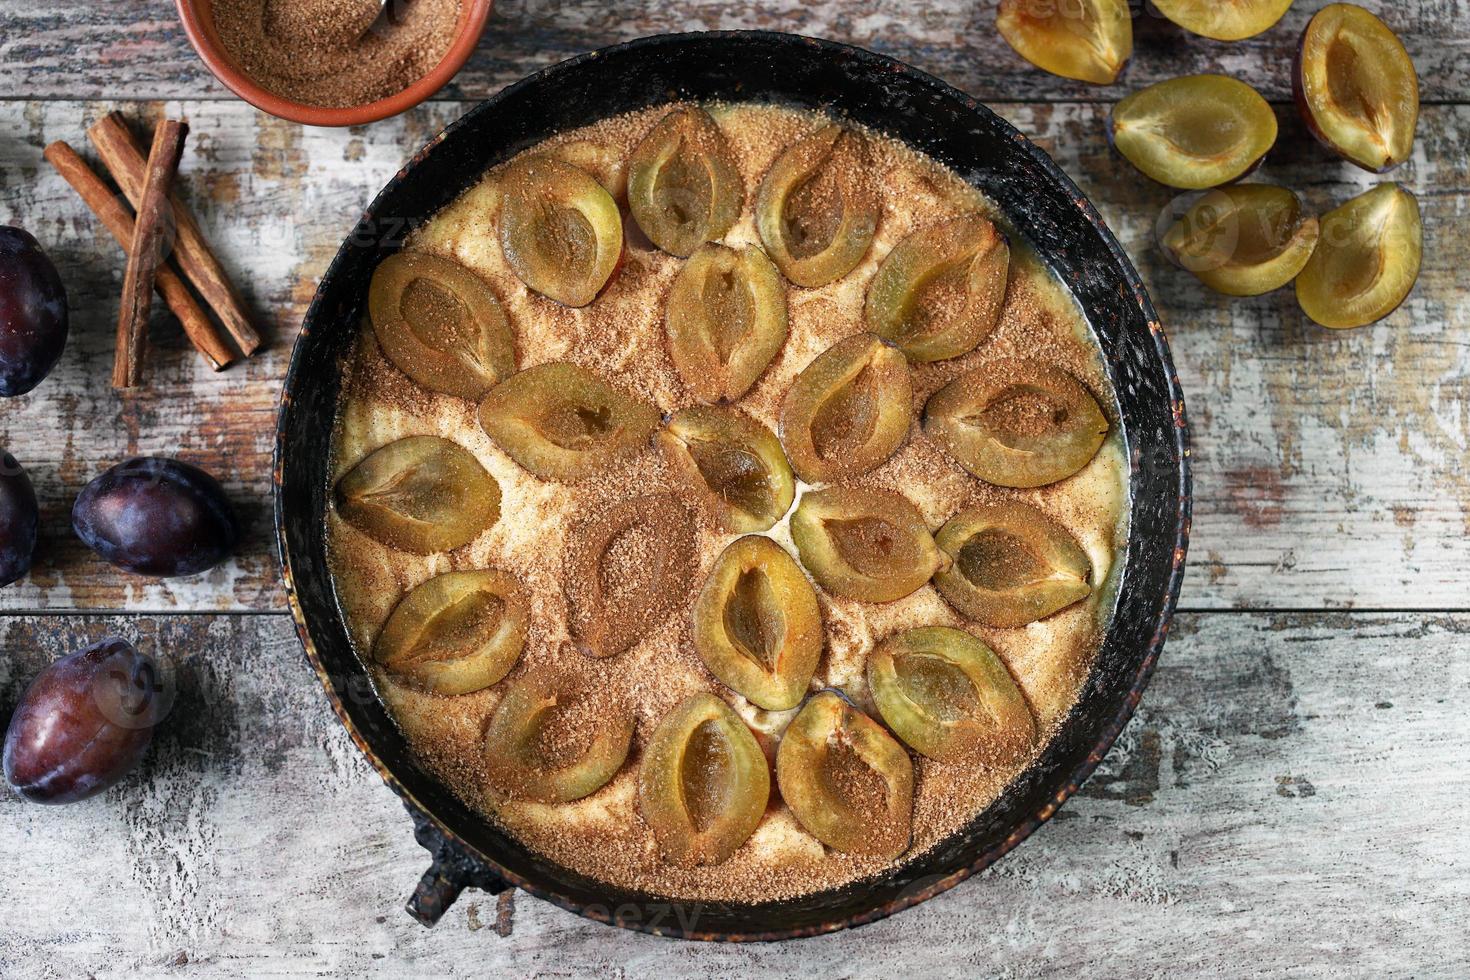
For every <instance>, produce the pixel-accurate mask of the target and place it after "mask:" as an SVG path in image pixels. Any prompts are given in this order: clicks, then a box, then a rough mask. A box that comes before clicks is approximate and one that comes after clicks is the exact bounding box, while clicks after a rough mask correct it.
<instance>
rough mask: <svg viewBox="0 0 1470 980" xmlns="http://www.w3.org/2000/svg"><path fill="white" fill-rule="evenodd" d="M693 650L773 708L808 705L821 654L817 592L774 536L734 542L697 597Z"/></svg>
mask: <svg viewBox="0 0 1470 980" xmlns="http://www.w3.org/2000/svg"><path fill="white" fill-rule="evenodd" d="M694 648H695V650H697V651H698V652H699V658H700V659H701V660H703V661H704V665H705V666H706V667H708V668H709V670H710V673H712V674H714V675H715V676H716V677H718V678H719V679H720V680H721V681H722V682H724V684H725V685H726V686H727V687H730V688H731V689H733V690H734V691H736V692H737V693H739V694H741V695H743V696H744V697H746V698H747V699H749V700H750V701H752V702H754V703H755V704H758V705H760V706H761V707H762V708H765V709H766V710H768V711H785V710H786V709H787V708H794V707H796V706H797V705H798V704H800V703H801V698H802V695H804V694H805V693H806V690H807V686H808V685H809V684H810V683H811V679H812V674H813V673H814V672H815V671H816V669H817V661H818V660H819V659H820V658H821V656H822V611H821V608H820V607H819V606H818V605H817V593H816V590H814V589H813V588H812V584H811V583H810V582H808V581H807V578H806V575H805V574H803V573H802V570H801V567H800V566H798V565H797V564H796V562H795V560H794V559H792V557H791V556H790V555H788V554H787V553H786V550H785V549H784V548H782V547H781V546H780V545H779V544H777V543H776V542H774V541H772V540H771V539H770V538H765V537H760V536H759V535H748V536H746V537H743V538H739V539H738V540H736V541H734V542H732V543H731V544H730V546H729V547H727V548H726V549H725V550H724V551H723V552H721V553H720V556H719V557H718V558H717V559H715V564H714V567H713V568H712V569H710V573H709V578H707V579H706V580H705V583H704V588H702V589H701V590H700V592H699V598H698V599H696V600H695V603H694Z"/></svg>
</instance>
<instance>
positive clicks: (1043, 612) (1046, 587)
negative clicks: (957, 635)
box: [934, 501, 1092, 627]
mask: <svg viewBox="0 0 1470 980" xmlns="http://www.w3.org/2000/svg"><path fill="white" fill-rule="evenodd" d="M935 541H936V543H937V544H938V545H939V547H940V548H942V549H943V550H944V552H945V553H946V554H947V555H949V557H950V559H951V564H950V566H949V568H948V569H946V570H944V571H941V572H940V573H939V574H937V575H935V576H934V584H935V585H936V586H938V587H939V592H940V594H941V595H943V596H944V597H945V598H946V599H948V600H949V602H950V604H951V605H953V606H954V607H955V608H956V609H958V610H959V611H960V612H961V613H962V614H964V615H965V616H968V617H969V618H971V619H974V620H977V621H978V622H981V623H985V624H987V625H989V626H998V627H1016V626H1025V625H1026V624H1027V623H1034V622H1036V621H1037V620H1038V619H1045V618H1046V617H1047V616H1050V615H1052V614H1053V613H1055V612H1058V611H1060V610H1062V609H1065V608H1066V607H1068V606H1070V605H1072V604H1073V603H1076V602H1081V601H1082V600H1083V599H1085V598H1087V597H1088V596H1089V595H1091V594H1092V582H1091V578H1092V562H1091V561H1090V560H1089V559H1088V557H1087V553H1086V552H1085V551H1083V550H1082V546H1081V545H1079V544H1078V543H1077V541H1076V540H1075V539H1074V538H1073V537H1072V536H1071V535H1070V534H1068V533H1067V532H1066V531H1065V530H1063V529H1062V528H1061V527H1059V526H1057V524H1056V523H1055V522H1054V521H1052V520H1051V519H1050V518H1049V517H1047V516H1046V515H1045V514H1044V513H1042V512H1041V511H1039V510H1037V509H1036V508H1035V507H1032V506H1030V505H1029V504H1023V503H1019V502H1014V501H1013V502H1009V503H1001V504H991V505H988V506H979V507H971V508H969V509H968V510H963V511H960V512H959V513H958V514H956V515H955V516H954V517H951V518H950V519H949V522H948V523H946V524H945V525H944V527H942V528H940V529H939V534H937V535H936V536H935Z"/></svg>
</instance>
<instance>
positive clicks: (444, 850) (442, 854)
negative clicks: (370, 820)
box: [407, 811, 512, 926]
mask: <svg viewBox="0 0 1470 980" xmlns="http://www.w3.org/2000/svg"><path fill="white" fill-rule="evenodd" d="M410 813H412V811H410ZM412 815H413V819H414V824H415V826H414V834H413V835H414V838H415V839H416V840H417V841H418V842H419V843H420V844H421V845H423V847H424V848H425V849H426V850H427V851H428V852H429V853H430V854H431V855H433V862H432V863H431V864H430V865H429V870H427V871H425V872H424V876H423V877H422V878H420V879H419V883H418V885H417V887H415V888H414V890H413V895H411V896H410V897H409V899H408V905H407V908H408V914H409V915H411V916H413V917H414V918H415V919H417V920H418V921H419V923H420V924H421V925H425V926H433V925H434V924H435V923H436V922H438V921H439V919H440V917H441V916H443V915H444V913H445V912H447V911H449V906H451V905H453V904H454V901H455V899H457V898H459V894H460V892H462V891H464V890H465V889H466V888H479V889H481V890H483V891H486V892H488V893H489V894H491V895H499V894H500V893H501V892H503V891H506V890H507V889H509V888H511V887H512V885H511V883H510V882H508V881H506V880H505V879H504V878H502V877H501V876H500V875H499V874H497V873H496V872H494V871H492V870H491V869H489V868H487V867H486V866H485V865H484V864H482V863H480V862H479V861H477V860H475V859H474V858H472V857H470V856H469V855H467V854H465V853H464V851H462V850H460V848H459V847H457V846H456V845H455V844H454V843H452V842H451V841H449V840H447V839H446V838H445V837H444V835H443V834H442V833H440V832H439V828H438V827H435V826H434V824H433V823H432V822H431V821H430V820H429V819H428V818H427V817H425V816H424V815H423V814H419V813H412Z"/></svg>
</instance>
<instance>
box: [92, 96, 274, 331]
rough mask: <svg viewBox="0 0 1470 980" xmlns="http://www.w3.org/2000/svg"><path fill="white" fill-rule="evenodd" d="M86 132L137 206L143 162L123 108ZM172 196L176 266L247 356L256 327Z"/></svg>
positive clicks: (186, 212) (183, 208)
mask: <svg viewBox="0 0 1470 980" xmlns="http://www.w3.org/2000/svg"><path fill="white" fill-rule="evenodd" d="M87 137H88V138H89V139H91V141H92V145H93V146H94V147H96V149H97V155H98V156H100V157H101V158H102V162H103V163H105V164H106V165H107V169H108V170H110V171H111V172H112V179H113V180H114V181H116V182H117V186H118V187H120V188H122V192H123V194H125V195H126V196H127V198H128V200H129V201H131V202H132V203H133V207H134V208H137V207H138V202H139V200H141V198H142V196H143V174H144V171H145V170H146V163H145V161H144V159H143V147H142V145H141V144H140V143H139V142H138V140H137V137H135V136H134V135H133V132H132V130H131V129H129V128H128V124H127V123H126V122H125V121H124V120H123V118H122V116H121V114H119V113H117V112H109V113H108V114H107V115H105V116H103V117H102V118H101V119H99V120H97V122H96V123H94V124H93V125H92V127H91V128H90V129H88V130H87ZM171 200H172V203H173V210H174V221H175V223H176V225H177V231H178V240H177V241H176V242H175V244H174V254H175V257H176V258H177V259H178V262H179V268H180V269H181V270H183V273H184V275H185V276H187V277H188V279H189V281H190V282H192V283H193V284H194V288H195V289H197V290H199V295H200V296H202V297H203V298H204V301H205V302H206V303H208V304H209V306H210V308H211V309H213V310H214V312H215V315H216V316H218V317H219V319H220V322H221V323H222V324H224V327H225V329H226V330H227V331H229V333H230V336H231V337H233V338H235V343H236V344H238V345H239V346H240V350H241V352H242V353H244V355H245V356H246V357H249V356H250V355H251V354H253V353H254V352H255V350H256V348H258V347H259V346H260V334H258V333H256V331H255V328H254V327H253V326H252V325H251V323H250V320H249V318H248V317H247V316H246V315H245V308H244V306H243V305H242V304H241V302H240V298H239V297H238V296H237V295H236V294H235V289H234V287H233V286H232V285H231V284H230V280H229V278H228V277H227V276H226V275H225V270H224V267H223V266H221V265H220V262H219V259H218V258H216V257H215V254H214V252H213V251H212V250H211V249H210V247H209V243H208V242H206V241H205V240H204V233H203V232H201V231H200V230H199V224H198V222H196V221H195V220H194V215H193V214H192V213H191V212H190V211H189V209H188V207H187V206H186V205H185V204H184V199H183V197H182V195H180V194H179V193H178V192H177V191H175V192H174V194H173V195H172V198H171Z"/></svg>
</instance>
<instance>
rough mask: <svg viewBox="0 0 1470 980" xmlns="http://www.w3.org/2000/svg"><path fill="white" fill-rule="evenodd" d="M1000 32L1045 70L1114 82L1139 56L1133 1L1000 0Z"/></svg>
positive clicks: (1095, 81)
mask: <svg viewBox="0 0 1470 980" xmlns="http://www.w3.org/2000/svg"><path fill="white" fill-rule="evenodd" d="M995 26H996V28H997V29H998V30H999V31H1000V36H1001V37H1003V38H1005V41H1006V43H1007V44H1009V45H1010V46H1011V47H1012V48H1014V49H1015V51H1016V53H1017V54H1019V55H1020V56H1021V57H1023V58H1025V59H1026V60H1027V61H1029V62H1031V63H1032V64H1033V65H1035V66H1036V67H1037V68H1040V69H1041V70H1042V71H1046V72H1050V73H1051V74H1053V75H1060V76H1061V77H1063V78H1075V79H1077V80H1078V81H1081V82H1091V83H1092V84H1094V85H1111V84H1112V83H1113V82H1115V81H1117V79H1118V73H1119V72H1121V71H1122V70H1123V66H1124V65H1126V64H1127V63H1128V59H1129V58H1131V57H1132V56H1133V17H1132V14H1131V13H1130V12H1129V10H1128V0H1065V2H1062V0H1058V2H1042V3H1038V2H1037V0H1000V7H999V9H998V10H997V12H996V15H995Z"/></svg>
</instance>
